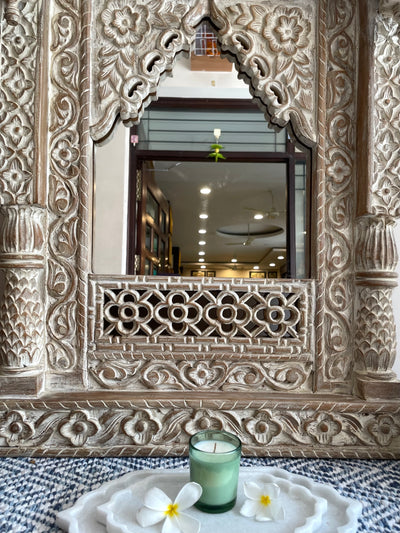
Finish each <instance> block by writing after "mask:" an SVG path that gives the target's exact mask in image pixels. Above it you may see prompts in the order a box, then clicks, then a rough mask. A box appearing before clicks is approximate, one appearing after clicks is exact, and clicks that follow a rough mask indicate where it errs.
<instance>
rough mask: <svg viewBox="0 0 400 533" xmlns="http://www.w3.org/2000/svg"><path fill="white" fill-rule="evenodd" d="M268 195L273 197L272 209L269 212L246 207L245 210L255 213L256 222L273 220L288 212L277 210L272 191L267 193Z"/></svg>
mask: <svg viewBox="0 0 400 533" xmlns="http://www.w3.org/2000/svg"><path fill="white" fill-rule="evenodd" d="M267 193H268V194H270V195H271V207H270V209H268V210H267V211H264V210H262V209H256V208H255V207H244V208H243V209H245V210H246V211H253V212H254V218H255V219H256V220H262V219H264V218H266V219H270V220H272V219H274V218H278V217H279V216H280V215H284V214H285V213H286V210H283V211H279V210H278V209H276V207H275V202H274V195H273V194H272V191H267Z"/></svg>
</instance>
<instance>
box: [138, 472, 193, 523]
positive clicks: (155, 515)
mask: <svg viewBox="0 0 400 533" xmlns="http://www.w3.org/2000/svg"><path fill="white" fill-rule="evenodd" d="M201 493H202V488H201V486H200V485H199V484H198V483H194V482H191V483H186V485H184V486H183V487H182V488H181V490H180V491H179V494H178V496H177V497H176V498H175V501H174V502H172V500H171V499H170V498H169V497H168V496H167V495H166V494H165V492H163V491H162V490H161V489H159V488H157V487H153V488H151V489H150V490H149V491H147V492H146V494H145V495H144V502H143V503H144V506H143V507H141V508H140V509H139V511H138V512H137V515H136V518H137V521H138V522H139V524H140V525H141V526H142V527H148V526H152V525H153V524H157V522H161V520H164V519H165V522H164V524H163V527H162V530H161V533H199V531H200V522H199V521H198V520H196V518H193V517H192V516H189V515H187V514H185V513H182V511H184V510H185V509H188V508H189V507H191V506H192V505H193V504H194V503H196V502H197V500H198V499H199V498H200V496H201Z"/></svg>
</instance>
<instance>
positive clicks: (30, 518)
mask: <svg viewBox="0 0 400 533" xmlns="http://www.w3.org/2000/svg"><path fill="white" fill-rule="evenodd" d="M242 465H243V466H253V465H254V466H264V465H267V466H276V467H279V468H284V469H285V470H287V471H289V472H292V473H295V474H301V475H306V476H308V477H309V478H311V479H313V480H314V481H318V482H321V483H326V484H329V485H331V486H332V487H334V488H335V489H337V490H338V491H339V493H340V494H342V495H343V496H348V497H350V498H354V499H358V500H360V501H361V502H362V504H363V513H362V516H361V518H360V525H359V528H358V531H359V532H365V533H397V532H400V461H363V460H334V459H285V458H283V459H282V458H279V459H272V458H265V459H264V458H256V459H247V458H243V459H242ZM187 466H188V460H187V458H151V459H148V458H137V457H135V458H134V457H125V458H88V459H76V458H60V459H53V458H35V459H31V458H15V459H14V458H2V459H0V532H2V533H6V532H7V533H29V532H34V533H40V532H52V533H61V530H60V529H59V528H58V527H57V526H56V525H55V518H56V514H57V513H58V512H59V511H61V510H62V509H65V508H67V507H70V506H71V505H72V504H73V503H75V501H76V500H77V499H78V498H79V497H80V496H82V495H83V494H84V493H85V492H88V491H90V490H93V489H95V488H97V487H99V486H100V485H101V484H102V483H104V482H106V481H109V480H111V479H115V478H117V477H120V476H122V475H123V474H126V473H128V472H130V471H132V470H140V469H143V468H182V467H187ZM204 533H208V532H204Z"/></svg>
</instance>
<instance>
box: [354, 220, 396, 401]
mask: <svg viewBox="0 0 400 533" xmlns="http://www.w3.org/2000/svg"><path fill="white" fill-rule="evenodd" d="M394 225H395V221H394V219H393V218H390V217H386V216H375V217H373V216H363V217H360V218H359V219H358V226H357V230H358V238H357V247H356V287H357V316H356V328H357V329H356V335H355V343H356V346H355V361H356V390H357V393H358V394H360V395H361V396H362V397H364V398H368V397H380V396H383V390H384V391H385V393H384V394H385V396H386V397H388V396H389V397H397V395H398V394H399V392H400V384H399V383H398V382H397V383H396V382H395V378H396V375H395V374H394V372H393V371H392V366H393V363H394V361H395V358H396V329H395V324H394V317H393V310H392V290H393V287H395V286H396V285H397V273H396V272H395V270H396V265H397V260H398V255H397V250H396V243H395V241H394V236H393V228H394ZM388 382H393V385H392V386H391V385H390V384H389V383H388ZM382 385H384V387H382Z"/></svg>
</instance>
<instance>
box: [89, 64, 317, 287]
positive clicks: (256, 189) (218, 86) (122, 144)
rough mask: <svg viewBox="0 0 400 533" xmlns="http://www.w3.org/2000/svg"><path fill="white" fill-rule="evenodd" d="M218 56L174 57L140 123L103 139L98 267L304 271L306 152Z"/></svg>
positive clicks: (113, 270) (218, 272) (244, 273)
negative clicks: (274, 124) (170, 71)
mask: <svg viewBox="0 0 400 533" xmlns="http://www.w3.org/2000/svg"><path fill="white" fill-rule="evenodd" d="M211 57H212V59H213V60H218V62H219V63H218V64H217V66H216V65H215V64H212V66H210V67H207V57H204V56H203V57H200V58H199V57H197V56H194V55H193V54H192V57H191V58H186V59H181V60H180V61H178V62H177V64H176V65H175V67H174V70H173V77H171V78H169V79H167V80H164V82H163V84H162V85H161V87H160V89H159V100H158V101H156V102H153V103H152V104H150V106H149V107H148V108H147V109H146V110H145V112H144V115H143V117H142V119H141V121H140V124H139V125H137V126H134V127H133V128H131V130H129V129H128V128H126V127H125V126H124V125H122V124H118V125H117V126H116V127H115V131H114V133H113V137H112V139H111V140H109V141H108V142H106V143H105V144H104V145H103V146H96V157H95V210H94V213H95V214H94V216H95V220H94V257H93V263H94V272H95V273H99V274H145V275H170V274H174V275H183V276H216V277H230V278H236V277H244V278H248V277H254V278H263V277H269V278H280V277H290V278H294V277H297V278H305V277H307V276H308V260H307V259H308V254H307V226H308V223H309V221H308V217H307V209H308V202H307V197H308V186H307V184H308V183H309V180H308V179H307V173H308V171H309V168H310V165H309V163H308V157H309V153H308V151H307V150H306V149H304V151H301V150H300V149H299V146H300V145H299V144H297V145H296V146H295V144H294V143H293V142H291V140H290V138H289V135H288V133H287V131H286V130H280V131H275V130H273V129H271V128H270V127H269V126H268V124H267V122H266V120H265V117H264V114H263V112H262V111H260V109H259V108H258V106H257V105H256V103H254V101H253V100H252V99H251V97H250V93H249V90H248V87H247V86H246V85H245V84H244V82H243V81H242V80H238V79H237V73H236V71H235V69H234V68H232V64H231V63H229V62H228V61H227V60H226V59H224V60H223V59H221V58H220V57H214V56H211ZM221 65H223V66H221ZM207 68H212V69H215V68H217V69H219V70H218V71H214V70H212V71H207V70H198V69H207ZM222 69H225V71H224V72H222ZM218 146H222V148H218ZM216 154H217V155H216ZM220 155H222V157H221V158H220Z"/></svg>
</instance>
